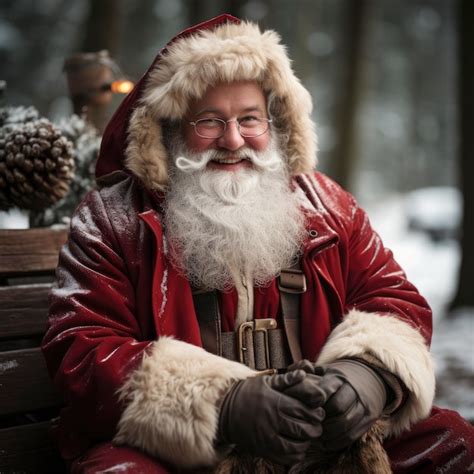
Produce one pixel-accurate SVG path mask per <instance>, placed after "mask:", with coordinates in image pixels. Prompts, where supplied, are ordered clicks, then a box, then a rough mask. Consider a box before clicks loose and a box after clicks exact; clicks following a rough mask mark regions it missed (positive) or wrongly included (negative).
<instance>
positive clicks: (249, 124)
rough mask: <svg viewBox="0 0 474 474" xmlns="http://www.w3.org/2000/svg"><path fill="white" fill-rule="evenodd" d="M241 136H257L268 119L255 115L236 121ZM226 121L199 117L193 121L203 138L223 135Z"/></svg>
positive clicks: (264, 127)
mask: <svg viewBox="0 0 474 474" xmlns="http://www.w3.org/2000/svg"><path fill="white" fill-rule="evenodd" d="M237 123H238V126H239V131H240V134H241V135H242V136H243V137H257V136H259V135H263V134H264V133H265V132H266V131H267V129H268V120H266V119H259V118H255V117H248V118H242V119H240V120H238V121H237ZM226 127H227V123H226V122H225V121H224V120H221V119H199V120H196V122H195V129H196V133H197V134H198V135H200V136H202V137H205V138H219V137H221V136H222V135H224V132H225V130H226Z"/></svg>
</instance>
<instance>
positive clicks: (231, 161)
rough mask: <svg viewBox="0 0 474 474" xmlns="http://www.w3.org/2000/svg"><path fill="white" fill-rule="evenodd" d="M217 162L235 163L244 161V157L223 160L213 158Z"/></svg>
mask: <svg viewBox="0 0 474 474" xmlns="http://www.w3.org/2000/svg"><path fill="white" fill-rule="evenodd" d="M213 161H215V162H217V163H224V164H225V165H233V164H235V163H239V162H240V161H242V158H238V159H227V160H226V159H223V160H213Z"/></svg>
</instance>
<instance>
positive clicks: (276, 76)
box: [96, 15, 316, 190]
mask: <svg viewBox="0 0 474 474" xmlns="http://www.w3.org/2000/svg"><path fill="white" fill-rule="evenodd" d="M242 80H247V81H248V80H251V81H257V82H258V83H259V84H261V86H262V89H263V90H264V92H265V93H266V95H267V97H268V98H269V102H270V104H271V105H270V107H269V108H270V113H271V115H272V118H273V123H274V125H275V127H276V129H278V132H279V133H282V134H284V136H285V137H286V139H287V140H284V144H283V147H284V153H285V156H286V157H287V160H288V161H287V166H288V169H289V171H290V174H298V173H305V172H311V171H312V169H313V168H314V166H315V164H316V134H315V130H314V124H313V121H312V119H311V112H312V101H311V96H310V94H309V93H308V91H307V90H306V89H305V88H304V87H303V86H302V84H301V83H300V81H299V80H298V78H297V77H296V76H295V75H294V72H293V70H292V68H291V62H290V60H289V58H288V56H287V54H286V49H285V47H284V46H283V45H282V44H281V43H280V37H279V36H278V34H277V33H275V32H274V31H265V32H261V31H260V29H259V27H258V26H257V25H256V24H253V23H249V22H241V21H240V20H239V19H237V18H235V17H232V16H230V15H221V16H219V17H216V18H214V19H212V20H209V21H207V22H205V23H201V24H199V25H197V26H195V27H192V28H190V29H188V30H185V31H184V32H182V33H180V34H179V35H178V36H176V37H175V38H173V39H172V40H171V41H170V42H169V43H168V45H167V46H166V48H164V49H163V50H162V51H161V52H160V54H159V55H158V56H157V57H156V59H155V61H154V62H153V64H152V66H151V67H150V68H149V69H148V71H147V72H146V73H145V75H144V76H143V77H142V78H141V79H140V81H139V82H138V83H137V84H136V86H135V88H134V90H133V91H132V92H131V93H130V94H129V95H128V96H127V97H126V98H125V100H124V101H123V102H122V104H121V105H120V107H119V108H118V110H117V112H116V113H115V115H114V116H113V117H112V119H111V121H110V123H109V125H108V126H107V128H106V130H105V133H104V137H103V140H102V146H101V151H100V156H99V160H98V163H97V170H96V174H97V176H98V177H100V176H103V175H105V174H108V173H110V172H112V171H115V170H118V169H123V168H124V167H125V168H126V169H128V170H129V171H131V172H132V173H133V174H135V175H136V176H138V177H139V178H140V179H141V180H142V181H143V182H144V183H145V185H146V186H147V187H148V188H150V189H154V190H163V189H165V187H166V184H167V182H168V166H167V163H168V156H167V149H166V147H165V145H164V143H163V122H164V121H174V120H179V119H181V118H183V117H184V116H185V114H186V111H187V107H188V104H189V102H190V101H191V100H193V99H199V98H200V97H202V96H203V95H204V93H205V92H206V89H207V88H208V87H209V86H212V85H215V84H217V83H219V82H231V81H242Z"/></svg>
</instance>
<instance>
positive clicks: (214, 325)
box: [193, 290, 222, 356]
mask: <svg viewBox="0 0 474 474" xmlns="http://www.w3.org/2000/svg"><path fill="white" fill-rule="evenodd" d="M193 302H194V310H195V311H196V316H197V319H198V323H199V330H200V332H201V341H202V346H203V348H204V349H205V350H206V351H208V352H211V353H212V354H217V355H220V356H221V355H222V341H221V316H220V313H219V302H218V299H217V291H216V290H213V291H207V292H202V291H195V292H193Z"/></svg>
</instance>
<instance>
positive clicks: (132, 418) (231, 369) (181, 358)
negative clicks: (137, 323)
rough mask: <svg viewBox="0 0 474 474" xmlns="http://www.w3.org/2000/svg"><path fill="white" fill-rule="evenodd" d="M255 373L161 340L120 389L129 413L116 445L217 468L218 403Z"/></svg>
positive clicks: (184, 345) (189, 464)
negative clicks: (240, 382)
mask: <svg viewBox="0 0 474 474" xmlns="http://www.w3.org/2000/svg"><path fill="white" fill-rule="evenodd" d="M254 374H255V372H254V371H253V370H251V369H249V368H248V367H246V366H244V365H242V364H239V363H237V362H232V361H229V360H226V359H224V358H222V357H218V356H216V355H214V354H210V353H209V352H206V351H205V350H204V349H202V348H200V347H196V346H193V345H191V344H188V343H185V342H182V341H178V340H175V339H172V338H168V337H161V338H160V339H159V340H158V341H156V342H154V343H153V345H152V346H151V351H150V352H149V354H147V355H145V356H144V357H143V360H142V362H141V365H140V366H139V367H138V369H136V370H135V371H133V372H132V374H131V375H130V377H129V378H128V380H127V382H126V383H125V384H124V386H123V387H122V388H121V389H120V393H119V395H120V399H121V400H123V401H124V403H125V404H126V408H125V410H124V412H123V414H122V417H121V418H120V421H119V423H118V432H117V435H116V436H115V438H114V442H116V443H119V444H127V445H129V446H134V447H136V448H139V449H141V450H143V451H145V452H147V453H148V454H150V455H152V456H155V457H159V458H160V459H162V460H164V461H168V462H170V463H172V464H174V465H176V466H179V467H185V468H192V467H196V466H204V465H210V464H213V463H214V462H216V461H217V459H218V453H217V451H216V449H215V446H214V441H215V436H216V432H217V426H218V417H219V404H220V401H221V399H222V398H223V396H224V394H225V393H226V392H227V390H228V389H229V388H230V387H231V385H232V384H233V383H234V382H235V381H237V380H242V379H245V378H248V377H251V376H253V375H254Z"/></svg>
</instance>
